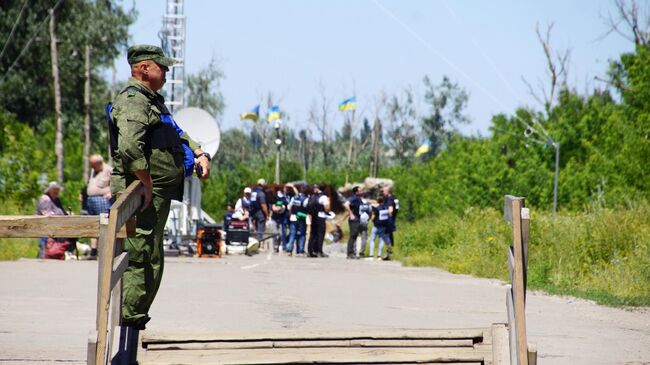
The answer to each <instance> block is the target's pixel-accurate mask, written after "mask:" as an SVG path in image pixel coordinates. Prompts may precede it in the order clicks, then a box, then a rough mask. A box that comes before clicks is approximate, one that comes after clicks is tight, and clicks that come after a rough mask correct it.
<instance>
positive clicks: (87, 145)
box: [83, 45, 90, 181]
mask: <svg viewBox="0 0 650 365" xmlns="http://www.w3.org/2000/svg"><path fill="white" fill-rule="evenodd" d="M85 56H86V57H85V58H86V62H85V63H86V67H85V68H86V83H85V85H84V109H85V110H84V111H85V117H84V156H83V165H84V167H83V178H84V181H86V179H88V176H90V174H89V166H88V159H89V155H90V46H88V45H86V52H85Z"/></svg>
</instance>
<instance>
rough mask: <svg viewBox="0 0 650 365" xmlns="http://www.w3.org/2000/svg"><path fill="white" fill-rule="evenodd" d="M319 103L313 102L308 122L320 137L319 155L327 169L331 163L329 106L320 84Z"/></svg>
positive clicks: (323, 87) (323, 88)
mask: <svg viewBox="0 0 650 365" xmlns="http://www.w3.org/2000/svg"><path fill="white" fill-rule="evenodd" d="M318 92H319V98H320V103H319V102H317V101H314V102H313V103H312V106H311V108H310V109H309V122H310V124H311V125H313V126H314V129H315V130H316V131H318V134H319V135H320V139H321V141H320V143H321V145H320V146H321V153H322V156H323V165H324V166H326V167H329V166H330V165H331V162H332V157H333V156H332V152H333V151H332V147H331V145H332V141H331V139H332V135H331V134H332V133H331V130H330V125H329V104H330V100H329V99H328V98H327V95H326V94H325V86H324V85H323V84H322V83H320V84H319V87H318Z"/></svg>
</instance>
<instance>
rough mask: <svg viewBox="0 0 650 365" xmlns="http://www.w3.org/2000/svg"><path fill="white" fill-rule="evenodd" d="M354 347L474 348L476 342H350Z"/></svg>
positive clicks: (436, 340)
mask: <svg viewBox="0 0 650 365" xmlns="http://www.w3.org/2000/svg"><path fill="white" fill-rule="evenodd" d="M350 346H352V347H472V346H474V341H473V340H472V339H471V338H467V339H453V340H450V339H427V340H414V339H403V340H382V339H379V340H350Z"/></svg>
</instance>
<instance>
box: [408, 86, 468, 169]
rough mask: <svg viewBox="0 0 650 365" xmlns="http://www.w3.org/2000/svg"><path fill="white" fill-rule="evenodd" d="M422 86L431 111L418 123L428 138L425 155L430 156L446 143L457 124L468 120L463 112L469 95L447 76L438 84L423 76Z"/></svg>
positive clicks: (465, 122)
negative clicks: (427, 150) (428, 145)
mask: <svg viewBox="0 0 650 365" xmlns="http://www.w3.org/2000/svg"><path fill="white" fill-rule="evenodd" d="M424 86H425V88H426V91H425V94H424V100H425V101H426V102H427V104H429V107H430V110H431V111H430V114H429V115H427V116H424V117H422V119H421V120H420V125H421V126H422V130H423V131H424V134H425V136H426V138H428V139H429V143H430V148H429V152H428V153H427V154H426V156H427V157H429V158H430V157H432V156H436V155H437V154H438V153H439V152H440V150H441V149H442V148H443V147H444V146H445V144H446V143H448V141H449V139H450V138H451V135H452V132H453V131H455V129H456V127H457V126H458V125H460V124H467V123H469V122H470V119H469V117H468V116H467V115H466V114H465V109H466V108H467V101H468V99H469V95H468V94H467V92H466V91H465V90H464V89H463V88H461V87H460V86H459V85H458V84H457V83H454V82H451V80H449V78H448V77H447V76H443V77H442V81H441V82H440V84H439V85H434V84H433V83H432V82H431V80H430V79H429V76H424Z"/></svg>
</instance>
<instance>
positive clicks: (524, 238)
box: [521, 208, 530, 303]
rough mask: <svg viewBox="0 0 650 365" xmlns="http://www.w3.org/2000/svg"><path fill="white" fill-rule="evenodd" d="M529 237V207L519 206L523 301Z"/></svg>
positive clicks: (526, 283) (526, 280)
mask: <svg viewBox="0 0 650 365" xmlns="http://www.w3.org/2000/svg"><path fill="white" fill-rule="evenodd" d="M529 237H530V209H528V208H521V245H522V251H523V258H524V303H525V302H526V296H525V294H526V288H527V287H528V239H529Z"/></svg>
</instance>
